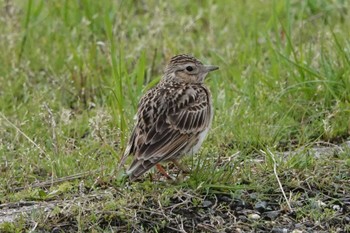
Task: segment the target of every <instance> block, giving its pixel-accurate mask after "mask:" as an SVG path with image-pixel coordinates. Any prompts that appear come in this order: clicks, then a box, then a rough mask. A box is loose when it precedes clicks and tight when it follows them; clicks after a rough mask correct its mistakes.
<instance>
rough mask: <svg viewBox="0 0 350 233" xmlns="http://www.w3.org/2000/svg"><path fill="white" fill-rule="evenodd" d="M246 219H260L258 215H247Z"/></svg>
mask: <svg viewBox="0 0 350 233" xmlns="http://www.w3.org/2000/svg"><path fill="white" fill-rule="evenodd" d="M248 218H249V219H251V220H258V219H260V215H259V214H249V215H248Z"/></svg>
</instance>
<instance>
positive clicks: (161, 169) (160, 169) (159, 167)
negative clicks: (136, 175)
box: [156, 163, 173, 180]
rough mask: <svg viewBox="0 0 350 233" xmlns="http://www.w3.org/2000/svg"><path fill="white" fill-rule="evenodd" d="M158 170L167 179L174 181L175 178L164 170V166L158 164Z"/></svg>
mask: <svg viewBox="0 0 350 233" xmlns="http://www.w3.org/2000/svg"><path fill="white" fill-rule="evenodd" d="M156 168H157V169H158V171H159V172H160V173H162V175H163V176H165V177H166V178H167V179H170V180H172V179H173V178H172V177H171V176H169V175H168V173H166V171H165V170H164V168H163V167H162V165H160V164H159V163H157V164H156Z"/></svg>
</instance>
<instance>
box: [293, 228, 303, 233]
mask: <svg viewBox="0 0 350 233" xmlns="http://www.w3.org/2000/svg"><path fill="white" fill-rule="evenodd" d="M292 233H303V231H301V230H298V229H295V230H293V231H292Z"/></svg>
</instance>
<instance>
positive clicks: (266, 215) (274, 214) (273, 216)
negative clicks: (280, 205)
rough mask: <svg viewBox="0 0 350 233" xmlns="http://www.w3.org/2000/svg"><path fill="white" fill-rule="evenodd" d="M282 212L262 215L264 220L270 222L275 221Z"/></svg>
mask: <svg viewBox="0 0 350 233" xmlns="http://www.w3.org/2000/svg"><path fill="white" fill-rule="evenodd" d="M280 213H281V211H279V210H275V211H268V212H265V213H263V214H262V216H263V217H264V218H268V219H270V220H275V219H276V218H277V217H278V216H279V215H280Z"/></svg>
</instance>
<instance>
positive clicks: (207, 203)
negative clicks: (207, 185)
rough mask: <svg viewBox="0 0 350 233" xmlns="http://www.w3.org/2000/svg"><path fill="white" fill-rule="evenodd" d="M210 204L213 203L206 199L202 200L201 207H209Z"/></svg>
mask: <svg viewBox="0 0 350 233" xmlns="http://www.w3.org/2000/svg"><path fill="white" fill-rule="evenodd" d="M212 205H213V203H212V202H211V201H208V200H205V201H203V207H204V208H207V207H210V206H212Z"/></svg>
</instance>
